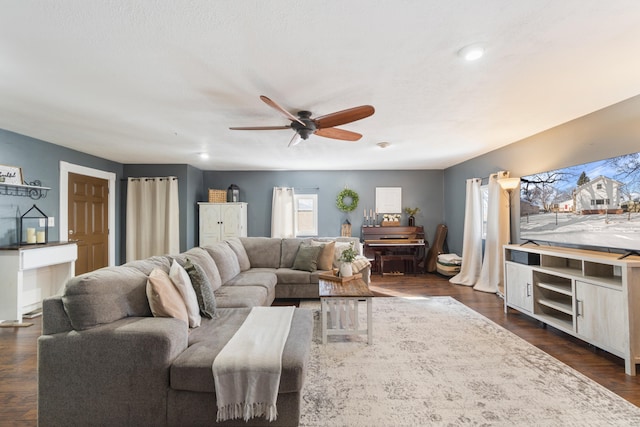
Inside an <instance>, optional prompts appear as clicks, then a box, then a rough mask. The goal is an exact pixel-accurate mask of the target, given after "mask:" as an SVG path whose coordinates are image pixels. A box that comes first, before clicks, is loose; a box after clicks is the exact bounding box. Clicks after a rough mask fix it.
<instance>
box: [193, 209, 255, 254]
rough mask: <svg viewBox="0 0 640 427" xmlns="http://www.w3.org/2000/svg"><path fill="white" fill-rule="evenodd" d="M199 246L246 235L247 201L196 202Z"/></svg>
mask: <svg viewBox="0 0 640 427" xmlns="http://www.w3.org/2000/svg"><path fill="white" fill-rule="evenodd" d="M198 205H199V207H200V246H205V245H208V244H211V243H215V242H220V241H222V240H225V239H228V238H230V237H246V236H247V203H244V202H238V203H205V202H202V203H198Z"/></svg>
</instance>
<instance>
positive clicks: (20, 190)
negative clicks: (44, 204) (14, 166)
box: [0, 181, 51, 200]
mask: <svg viewBox="0 0 640 427" xmlns="http://www.w3.org/2000/svg"><path fill="white" fill-rule="evenodd" d="M49 190H51V188H50V187H42V186H41V185H40V181H34V182H33V183H31V184H7V183H4V182H0V196H20V197H31V198H32V199H33V200H38V199H41V198H43V197H47V192H48V191H49Z"/></svg>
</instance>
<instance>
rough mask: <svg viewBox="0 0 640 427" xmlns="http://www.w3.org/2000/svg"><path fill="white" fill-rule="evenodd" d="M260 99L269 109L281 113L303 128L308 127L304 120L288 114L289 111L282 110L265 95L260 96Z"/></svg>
mask: <svg viewBox="0 0 640 427" xmlns="http://www.w3.org/2000/svg"><path fill="white" fill-rule="evenodd" d="M260 99H262V100H263V101H264V103H265V104H267V105H268V106H269V107H271V108H273V109H275V110H278V111H280V112H281V113H282V114H284V115H285V116H286V117H287V118H288V119H289V120H291V121H292V122H298V123H300V124H301V125H302V126H306V125H305V124H304V122H303V121H302V120H300V119H299V118H297V117H296V116H294V115H293V114H291V113H290V112H288V111H287V110H285V109H284V108H282V107H281V106H280V105H279V104H278V103H277V102H276V101H273V100H271V99H269V98H267V97H266V96H264V95H260Z"/></svg>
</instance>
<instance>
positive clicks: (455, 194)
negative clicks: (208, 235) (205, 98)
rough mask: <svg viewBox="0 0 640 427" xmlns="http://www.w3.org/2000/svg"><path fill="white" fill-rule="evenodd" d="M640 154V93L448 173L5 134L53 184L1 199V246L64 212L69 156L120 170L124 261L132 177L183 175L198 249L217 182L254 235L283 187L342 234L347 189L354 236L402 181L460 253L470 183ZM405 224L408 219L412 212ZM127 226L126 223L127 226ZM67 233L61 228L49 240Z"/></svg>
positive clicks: (186, 213)
mask: <svg viewBox="0 0 640 427" xmlns="http://www.w3.org/2000/svg"><path fill="white" fill-rule="evenodd" d="M637 151H640V96H637V97H634V98H631V99H628V100H626V101H623V102H621V103H618V104H616V105H613V106H611V107H608V108H605V109H603V110H600V111H596V112H594V113H592V114H589V115H586V116H584V117H581V118H579V119H576V120H573V121H571V122H569V123H566V124H563V125H560V126H557V127H555V128H553V129H550V130H548V131H545V132H542V133H540V134H537V135H534V136H531V137H529V138H526V139H524V140H522V141H518V142H516V143H514V144H511V145H508V146H506V147H504V148H501V149H499V150H495V151H492V152H490V153H487V154H485V155H483V156H479V157H477V158H475V159H471V160H469V161H466V162H464V163H461V164H458V165H456V166H453V167H450V168H448V169H446V170H444V171H437V170H422V171H311V172H306V171H288V172H287V171H273V172H257V171H251V172H246V171H237V172H216V171H205V172H203V171H201V170H199V169H197V168H195V167H193V166H189V165H122V164H119V163H115V162H111V161H108V160H105V159H101V158H98V157H95V156H90V155H88V154H85V153H81V152H79V151H74V150H70V149H67V148H64V147H61V146H57V145H54V144H49V143H47V142H44V141H40V140H37V139H34V138H30V137H27V136H23V135H18V134H15V133H12V132H9V131H5V130H0V153H1V154H0V164H4V165H11V166H20V167H22V168H23V173H24V177H25V179H26V180H28V181H33V180H36V179H38V180H40V181H41V182H42V185H43V186H46V187H51V190H50V191H49V192H48V194H47V197H46V198H43V199H40V200H38V201H35V202H34V201H33V200H31V199H29V198H27V197H17V196H5V195H0V245H7V244H11V243H14V242H15V240H16V230H17V221H16V218H17V217H19V216H20V215H21V214H22V213H24V212H26V211H27V210H28V209H29V208H30V207H31V206H33V204H34V203H35V204H37V206H38V207H39V208H40V209H42V210H43V211H44V212H45V214H47V215H49V216H54V217H56V219H58V218H59V217H60V208H59V206H58V205H59V197H60V193H59V182H60V176H59V175H60V172H59V162H60V161H61V160H63V161H66V162H69V163H73V164H77V165H81V166H86V167H90V168H94V169H99V170H103V171H108V172H113V173H115V174H116V176H117V179H118V182H119V183H120V185H118V186H117V188H116V191H117V194H116V207H115V209H116V260H120V262H121V260H123V259H124V250H121V247H122V245H124V235H125V234H124V232H125V230H124V225H123V224H124V202H123V197H124V195H125V192H124V191H123V189H125V188H126V183H125V182H124V181H121V180H122V179H124V178H126V177H127V176H145V175H152V176H166V175H176V176H178V178H179V179H180V216H181V223H180V228H181V242H180V246H181V249H186V248H189V247H192V246H194V245H196V244H197V243H198V242H197V239H198V231H197V230H198V219H197V210H196V206H197V202H198V201H205V200H207V193H206V190H207V189H208V188H218V189H226V188H227V187H228V186H229V185H230V184H236V185H238V186H239V187H240V199H241V200H242V201H246V202H248V203H249V224H248V228H249V230H248V231H249V235H251V236H269V235H270V232H271V231H270V228H271V226H270V212H271V194H272V189H273V187H274V186H292V187H297V188H300V191H301V192H302V191H306V189H310V188H315V187H317V188H318V190H309V191H310V192H314V191H317V194H318V199H319V234H320V235H325V236H330V235H338V234H340V226H341V224H342V222H343V221H344V220H345V219H346V217H347V216H346V215H345V214H343V213H342V212H340V211H338V209H337V208H336V207H335V198H336V196H337V194H338V193H339V192H340V191H341V190H342V189H343V188H344V187H345V185H346V186H348V187H349V188H351V189H352V190H354V191H356V192H358V194H359V195H360V203H359V208H358V209H357V210H356V211H355V212H353V213H351V214H350V216H349V218H350V221H351V223H352V226H353V235H356V236H358V235H359V233H360V226H361V225H362V220H363V215H362V209H363V208H367V209H369V208H373V207H374V202H375V188H376V187H402V189H403V192H402V206H403V207H406V206H411V207H416V206H417V207H420V209H421V210H422V211H421V212H420V213H419V214H418V215H417V224H418V225H423V226H424V227H425V231H426V232H427V236H428V240H429V241H432V238H433V233H434V231H435V228H436V226H437V225H438V224H439V223H445V224H447V225H448V227H449V235H448V244H449V247H450V249H451V251H452V252H457V253H461V252H462V236H463V224H464V201H465V181H466V179H468V178H473V177H481V178H483V177H487V176H488V175H489V174H490V173H491V172H494V171H497V170H509V171H511V173H512V176H523V175H529V174H532V173H535V172H541V171H545V170H550V169H557V168H560V167H565V166H570V165H575V164H580V163H585V162H590V161H594V160H598V159H604V158H608V157H612V156H617V155H621V154H627V153H632V152H637ZM403 221H404V223H406V218H403ZM121 224H122V225H121ZM58 239H59V230H58V227H57V221H56V227H53V228H51V230H50V240H58Z"/></svg>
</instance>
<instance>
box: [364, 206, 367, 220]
mask: <svg viewBox="0 0 640 427" xmlns="http://www.w3.org/2000/svg"><path fill="white" fill-rule="evenodd" d="M364 217H365V218H366V217H367V208H364Z"/></svg>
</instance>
